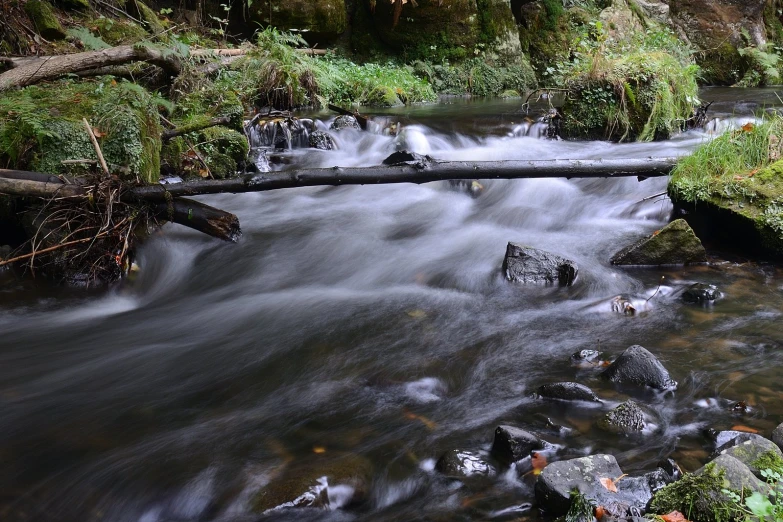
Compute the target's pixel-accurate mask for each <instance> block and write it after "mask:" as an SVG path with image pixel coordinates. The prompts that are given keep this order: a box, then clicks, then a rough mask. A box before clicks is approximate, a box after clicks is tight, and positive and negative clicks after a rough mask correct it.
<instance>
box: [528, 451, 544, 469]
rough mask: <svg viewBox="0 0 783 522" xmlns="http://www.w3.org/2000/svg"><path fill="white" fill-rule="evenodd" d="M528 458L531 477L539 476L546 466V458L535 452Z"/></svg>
mask: <svg viewBox="0 0 783 522" xmlns="http://www.w3.org/2000/svg"><path fill="white" fill-rule="evenodd" d="M530 457H531V458H530V463H531V464H532V465H533V475H540V474H541V471H543V469H544V468H545V467H546V465H547V464H548V462H547V461H546V457H545V456H544V455H542V454H541V453H538V452H537V451H534V452H533V453H532V454H531V455H530Z"/></svg>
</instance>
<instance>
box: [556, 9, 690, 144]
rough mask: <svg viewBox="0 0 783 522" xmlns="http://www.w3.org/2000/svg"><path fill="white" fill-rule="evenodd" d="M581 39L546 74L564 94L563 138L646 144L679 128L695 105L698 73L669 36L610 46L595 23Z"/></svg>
mask: <svg viewBox="0 0 783 522" xmlns="http://www.w3.org/2000/svg"><path fill="white" fill-rule="evenodd" d="M585 36H586V37H585V39H583V40H581V41H580V44H579V45H580V49H581V50H580V51H579V52H576V53H574V57H573V59H572V60H571V61H569V62H567V63H560V64H558V66H557V69H556V70H553V71H550V78H551V80H554V83H556V84H559V85H561V86H563V87H564V89H565V90H566V92H567V96H566V102H565V104H564V106H563V117H564V122H563V129H564V133H565V134H566V135H567V136H568V137H575V138H593V139H595V138H604V139H611V140H617V141H631V140H637V141H650V140H654V139H665V138H668V137H670V136H671V135H672V134H674V133H676V132H677V131H679V130H680V129H681V128H682V127H683V126H684V125H685V122H686V121H687V120H688V118H690V117H691V116H692V114H693V111H694V108H695V107H696V106H698V104H699V101H698V86H697V83H696V78H697V75H698V71H699V69H698V67H697V66H696V65H695V63H694V62H693V60H692V58H691V55H690V52H689V50H688V48H687V47H686V46H685V45H684V44H683V43H682V42H680V41H679V40H678V39H677V38H676V36H675V35H674V34H672V33H671V32H669V31H666V30H648V31H646V32H645V33H644V34H641V35H638V36H636V37H634V38H633V39H632V40H630V41H623V42H615V41H611V40H609V39H607V38H606V35H605V33H604V32H603V28H602V27H601V26H600V24H597V25H596V26H595V27H594V31H593V32H591V33H589V34H587V35H585Z"/></svg>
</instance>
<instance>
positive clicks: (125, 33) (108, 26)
mask: <svg viewBox="0 0 783 522" xmlns="http://www.w3.org/2000/svg"><path fill="white" fill-rule="evenodd" d="M87 25H89V26H90V28H91V30H92V32H93V33H94V34H95V35H96V36H99V37H100V38H101V39H102V40H103V41H105V42H106V43H108V44H110V45H126V44H131V43H136V42H140V41H142V40H144V39H146V38H147V36H148V35H147V31H145V30H144V28H143V27H141V26H140V25H138V24H136V23H134V22H131V21H127V20H113V19H111V18H103V17H101V18H96V19H95V20H92V21H91V22H89V23H88V24H87Z"/></svg>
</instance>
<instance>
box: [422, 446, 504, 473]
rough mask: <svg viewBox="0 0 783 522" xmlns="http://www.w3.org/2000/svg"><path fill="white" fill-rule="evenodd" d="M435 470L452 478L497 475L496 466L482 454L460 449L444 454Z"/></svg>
mask: <svg viewBox="0 0 783 522" xmlns="http://www.w3.org/2000/svg"><path fill="white" fill-rule="evenodd" d="M435 469H436V470H438V471H439V472H441V473H443V474H444V475H446V476H447V477H452V478H475V477H494V476H495V475H496V474H497V472H496V471H495V468H494V466H492V464H490V463H489V462H487V460H486V459H485V458H484V457H482V456H481V455H480V454H478V453H476V452H473V451H466V450H458V449H455V450H450V451H447V452H446V453H444V454H443V455H442V456H441V458H440V459H438V462H437V463H436V464H435Z"/></svg>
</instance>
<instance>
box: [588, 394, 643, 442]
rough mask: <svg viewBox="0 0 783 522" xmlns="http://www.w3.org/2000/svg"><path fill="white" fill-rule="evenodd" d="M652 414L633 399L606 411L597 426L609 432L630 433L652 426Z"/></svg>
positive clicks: (636, 432)
mask: <svg viewBox="0 0 783 522" xmlns="http://www.w3.org/2000/svg"><path fill="white" fill-rule="evenodd" d="M651 421H652V416H651V414H650V413H649V412H646V411H644V410H643V409H642V408H641V406H639V405H638V404H636V403H635V402H633V401H626V402H624V403H622V404H620V405H619V406H617V407H616V408H614V409H613V410H610V411H609V412H607V413H606V415H604V416H603V417H602V418H601V419H599V420H598V423H597V426H598V427H599V428H600V429H602V430H604V431H608V432H610V433H616V434H618V435H632V434H638V433H642V432H643V431H644V430H645V429H647V428H650V427H651V426H652V422H651Z"/></svg>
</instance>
